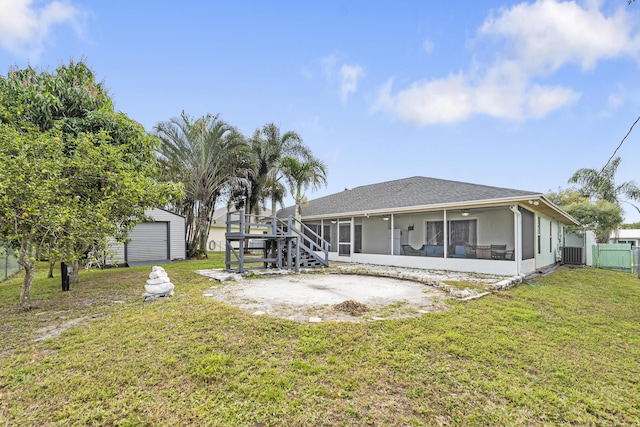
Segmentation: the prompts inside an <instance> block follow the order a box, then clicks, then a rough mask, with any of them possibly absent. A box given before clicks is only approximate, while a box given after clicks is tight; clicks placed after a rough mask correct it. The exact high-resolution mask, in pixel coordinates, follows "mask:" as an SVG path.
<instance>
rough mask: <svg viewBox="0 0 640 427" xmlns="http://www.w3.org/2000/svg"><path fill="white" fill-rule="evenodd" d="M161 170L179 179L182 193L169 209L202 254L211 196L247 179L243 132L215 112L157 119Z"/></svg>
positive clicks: (196, 253) (215, 198)
mask: <svg viewBox="0 0 640 427" xmlns="http://www.w3.org/2000/svg"><path fill="white" fill-rule="evenodd" d="M155 132H156V135H157V136H158V137H160V140H161V145H160V154H161V156H162V157H161V160H162V161H163V163H164V166H165V173H166V174H167V176H168V177H170V178H172V179H173V180H174V181H177V182H181V183H182V184H183V185H184V190H185V197H184V199H183V200H177V201H175V203H174V205H173V206H172V210H173V211H174V212H176V213H178V214H180V215H183V216H185V217H186V224H187V245H188V248H189V250H190V251H191V255H192V256H198V257H202V258H206V257H207V250H206V248H207V237H208V234H209V228H210V226H211V222H212V220H213V212H214V210H215V205H216V202H217V201H218V198H219V197H220V196H221V195H222V194H223V192H225V191H226V192H229V191H230V189H231V188H233V187H237V186H245V187H246V186H247V185H249V180H250V178H251V177H252V176H253V164H254V163H253V160H252V156H253V154H252V153H251V150H250V147H249V145H248V144H247V143H246V140H245V138H244V137H243V136H242V135H241V134H240V133H239V132H238V131H237V130H236V129H235V128H233V127H232V126H230V125H229V124H228V123H226V122H225V121H223V120H221V119H220V116H219V115H211V114H207V115H205V116H203V117H200V118H197V119H195V120H194V119H192V118H191V117H190V116H188V115H187V114H186V113H185V112H184V111H183V112H182V114H181V116H180V117H178V118H172V119H170V120H168V121H165V122H161V123H158V124H157V125H156V127H155Z"/></svg>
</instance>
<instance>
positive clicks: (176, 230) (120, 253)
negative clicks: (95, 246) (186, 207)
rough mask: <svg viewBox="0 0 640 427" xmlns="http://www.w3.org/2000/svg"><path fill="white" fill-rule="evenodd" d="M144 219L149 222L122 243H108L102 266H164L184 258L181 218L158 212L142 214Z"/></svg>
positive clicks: (134, 230)
mask: <svg viewBox="0 0 640 427" xmlns="http://www.w3.org/2000/svg"><path fill="white" fill-rule="evenodd" d="M145 216H146V217H148V218H150V219H153V221H149V222H141V223H139V224H136V226H135V227H134V228H133V229H132V230H131V231H129V232H128V233H127V240H126V242H125V243H118V242H116V241H115V239H114V240H112V241H111V242H110V243H109V245H108V248H107V254H106V256H105V263H106V264H112V265H124V264H127V265H129V266H130V267H132V266H135V265H147V264H166V263H169V262H171V260H178V259H185V258H186V254H187V243H186V220H185V218H184V217H183V216H181V215H178V214H174V213H172V212H169V211H167V210H164V209H160V208H154V209H149V210H146V211H145Z"/></svg>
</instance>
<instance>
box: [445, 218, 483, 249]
mask: <svg viewBox="0 0 640 427" xmlns="http://www.w3.org/2000/svg"><path fill="white" fill-rule="evenodd" d="M476 235H477V233H476V220H475V219H469V220H462V221H449V243H450V244H452V245H460V244H466V245H472V246H475V244H476Z"/></svg>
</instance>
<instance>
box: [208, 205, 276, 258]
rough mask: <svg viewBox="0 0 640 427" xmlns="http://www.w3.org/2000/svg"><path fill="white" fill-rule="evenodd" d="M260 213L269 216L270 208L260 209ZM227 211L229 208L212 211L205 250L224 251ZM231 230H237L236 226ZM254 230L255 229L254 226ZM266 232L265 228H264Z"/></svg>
mask: <svg viewBox="0 0 640 427" xmlns="http://www.w3.org/2000/svg"><path fill="white" fill-rule="evenodd" d="M260 212H261V215H264V216H271V210H269V211H267V210H266V209H264V208H261V209H260ZM227 213H229V209H227V208H226V207H225V208H220V209H216V210H215V211H214V212H213V221H212V223H211V227H209V236H208V237H207V250H210V251H224V250H225V233H226V232H227ZM231 231H238V230H237V227H232V230H231ZM253 231H254V232H255V231H256V229H255V228H254V230H253ZM265 232H266V230H265Z"/></svg>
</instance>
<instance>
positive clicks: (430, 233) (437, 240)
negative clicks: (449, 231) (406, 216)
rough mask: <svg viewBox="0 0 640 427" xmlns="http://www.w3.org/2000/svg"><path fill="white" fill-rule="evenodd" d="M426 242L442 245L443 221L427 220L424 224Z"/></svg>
mask: <svg viewBox="0 0 640 427" xmlns="http://www.w3.org/2000/svg"><path fill="white" fill-rule="evenodd" d="M426 230H427V231H426V233H427V236H426V239H425V240H426V242H427V245H436V246H442V245H444V222H443V221H427V226H426Z"/></svg>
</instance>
